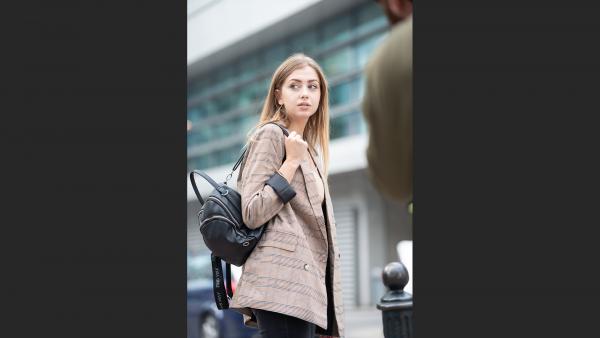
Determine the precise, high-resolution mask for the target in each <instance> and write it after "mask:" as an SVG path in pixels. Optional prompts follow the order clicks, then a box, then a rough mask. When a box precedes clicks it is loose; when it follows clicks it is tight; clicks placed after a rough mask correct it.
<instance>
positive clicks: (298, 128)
mask: <svg viewBox="0 0 600 338" xmlns="http://www.w3.org/2000/svg"><path fill="white" fill-rule="evenodd" d="M306 122H307V121H303V120H302V121H297V120H294V121H290V122H289V123H288V126H287V128H288V129H289V130H291V131H295V132H296V133H297V134H299V135H302V137H303V138H304V128H305V127H306Z"/></svg>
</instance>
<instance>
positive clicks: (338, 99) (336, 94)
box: [329, 78, 360, 106]
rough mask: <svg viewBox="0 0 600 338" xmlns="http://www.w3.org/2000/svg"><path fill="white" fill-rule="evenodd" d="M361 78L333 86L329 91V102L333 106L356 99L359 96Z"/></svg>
mask: <svg viewBox="0 0 600 338" xmlns="http://www.w3.org/2000/svg"><path fill="white" fill-rule="evenodd" d="M359 80H360V79H359V78H354V79H351V80H350V81H346V82H342V83H339V84H337V85H335V86H333V87H331V91H330V92H329V103H330V104H331V105H332V106H337V105H341V104H345V103H349V102H350V101H354V100H356V99H357V98H358V97H359V95H358V86H359Z"/></svg>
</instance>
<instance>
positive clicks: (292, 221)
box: [230, 124, 344, 337]
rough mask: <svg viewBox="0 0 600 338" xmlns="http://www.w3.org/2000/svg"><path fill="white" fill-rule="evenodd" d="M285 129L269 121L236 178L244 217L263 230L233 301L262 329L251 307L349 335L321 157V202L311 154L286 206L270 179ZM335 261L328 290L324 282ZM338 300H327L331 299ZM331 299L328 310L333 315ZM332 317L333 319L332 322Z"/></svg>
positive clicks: (295, 179) (278, 162) (278, 161)
mask: <svg viewBox="0 0 600 338" xmlns="http://www.w3.org/2000/svg"><path fill="white" fill-rule="evenodd" d="M284 137H285V136H284V134H283V132H282V130H281V129H280V128H279V127H278V126H275V125H273V124H267V125H264V126H262V127H260V128H259V129H257V130H256V132H255V133H254V134H253V136H252V138H251V141H250V143H249V145H248V151H247V156H246V157H245V159H244V160H243V162H242V164H241V168H240V173H239V176H238V181H237V183H238V191H239V192H240V194H241V197H242V214H243V220H244V223H245V224H246V225H247V226H248V227H250V228H255V227H258V226H261V225H263V224H265V223H267V222H268V223H267V226H266V229H265V232H264V234H263V236H262V237H261V239H260V241H259V242H258V243H257V245H256V247H255V249H254V251H253V252H252V253H251V254H250V256H249V257H248V259H247V261H246V263H245V264H244V266H243V267H242V275H241V277H240V280H239V281H238V284H237V287H236V290H235V293H234V295H233V299H232V301H231V304H230V307H231V308H232V309H236V310H237V311H238V312H241V313H242V314H244V323H245V324H246V325H248V326H253V327H256V326H257V323H256V319H255V317H254V315H253V314H252V312H251V311H250V309H251V308H255V309H262V310H268V311H273V312H278V313H283V314H286V315H290V316H294V317H297V318H301V319H303V320H306V321H308V322H311V323H314V324H316V325H317V326H318V327H317V333H321V334H325V333H326V332H325V331H324V330H325V329H326V330H327V331H328V334H329V335H332V336H336V337H343V332H344V325H343V322H342V319H343V304H342V289H341V281H340V277H341V274H340V271H339V265H340V254H339V250H338V248H337V245H336V244H335V243H336V230H335V219H334V215H333V208H332V205H331V197H330V195H329V187H328V185H327V178H326V177H323V175H324V174H323V167H322V163H321V159H320V157H319V156H317V154H316V152H314V150H313V151H310V152H309V154H310V157H311V159H313V160H315V164H316V167H317V170H318V175H320V176H321V177H322V181H323V184H324V188H325V199H324V201H323V205H322V204H321V203H320V201H318V200H317V199H318V197H317V194H318V192H317V187H316V184H317V182H318V180H316V179H315V177H314V176H313V175H314V174H313V173H312V171H311V169H310V168H311V167H310V166H309V164H308V162H307V160H305V161H304V162H302V163H301V164H300V167H299V168H298V170H297V171H296V173H295V175H294V177H293V180H292V182H291V184H290V185H291V186H292V187H293V189H294V190H295V191H296V196H295V197H294V198H292V199H291V200H290V201H289V202H288V203H286V204H283V202H282V201H281V200H280V199H279V197H278V196H277V194H276V193H275V191H274V190H273V188H272V187H271V186H269V185H266V184H265V182H266V181H267V180H268V179H269V178H270V177H271V176H272V175H273V174H274V173H275V172H276V171H277V169H279V168H280V167H281V164H282V161H283V157H284V154H285V141H284ZM327 263H328V264H329V272H330V273H331V274H330V277H332V278H333V279H332V280H330V283H327V284H329V285H331V286H332V287H330V289H329V290H328V289H327V288H326V282H325V278H326V265H327ZM328 293H329V295H330V300H332V304H328V297H327V295H328ZM328 305H329V306H330V308H329V311H330V315H329V318H328V315H327V313H328ZM328 319H329V321H328Z"/></svg>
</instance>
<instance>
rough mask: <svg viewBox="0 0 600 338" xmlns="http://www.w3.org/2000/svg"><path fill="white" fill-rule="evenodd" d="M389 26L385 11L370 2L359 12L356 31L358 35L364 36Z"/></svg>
mask: <svg viewBox="0 0 600 338" xmlns="http://www.w3.org/2000/svg"><path fill="white" fill-rule="evenodd" d="M387 25H388V21H387V17H386V16H385V13H384V12H383V9H382V8H381V7H380V6H379V5H378V4H376V3H374V2H368V3H366V4H365V5H364V6H361V7H360V8H359V10H358V13H357V24H356V26H355V27H354V31H355V32H356V33H357V34H364V33H368V32H371V31H373V30H377V29H380V28H382V27H386V26H387Z"/></svg>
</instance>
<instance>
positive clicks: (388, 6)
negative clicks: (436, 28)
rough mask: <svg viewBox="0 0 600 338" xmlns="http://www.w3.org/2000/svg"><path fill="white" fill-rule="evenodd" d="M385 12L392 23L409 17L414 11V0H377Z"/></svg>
mask: <svg viewBox="0 0 600 338" xmlns="http://www.w3.org/2000/svg"><path fill="white" fill-rule="evenodd" d="M375 2H377V3H378V4H379V5H380V6H381V7H382V8H383V11H384V12H385V15H386V16H387V18H388V21H389V23H390V25H395V24H397V23H398V22H400V21H402V20H404V19H406V18H408V17H409V16H410V15H411V14H412V12H413V1H412V0H375Z"/></svg>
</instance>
